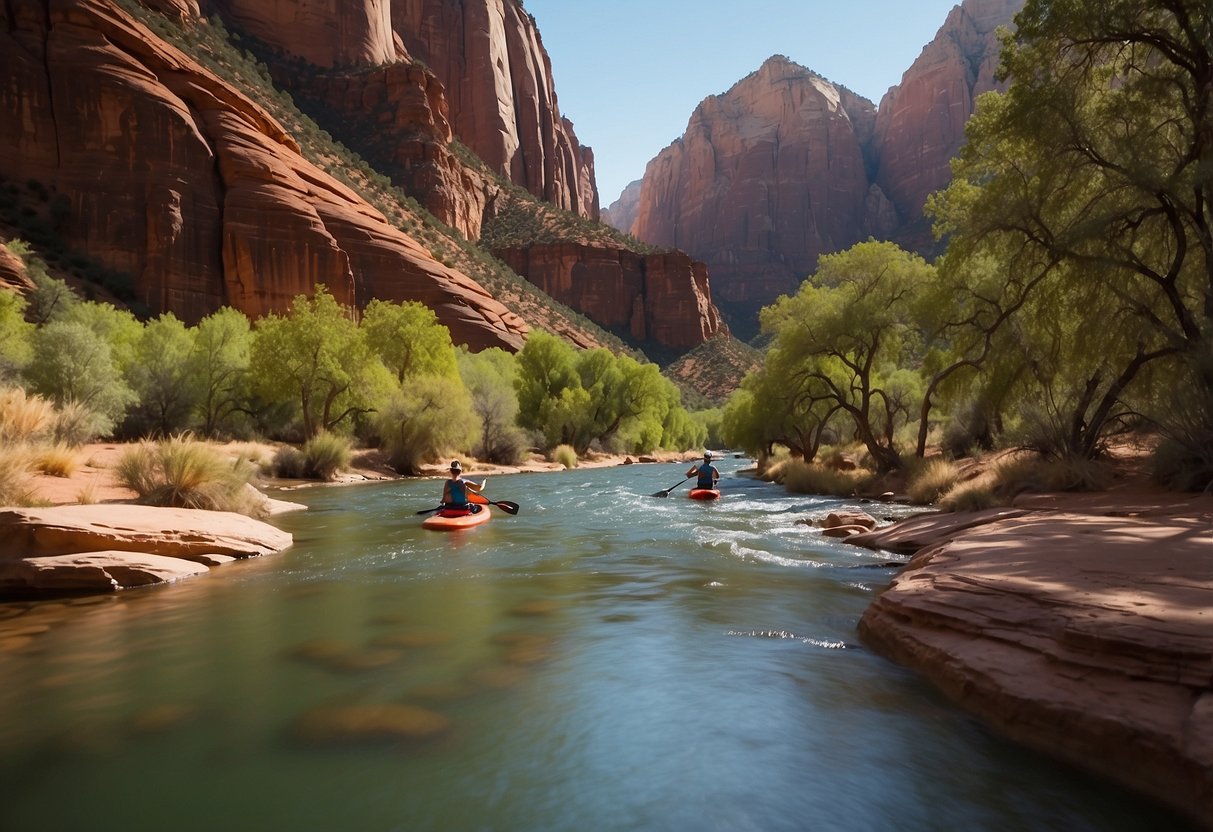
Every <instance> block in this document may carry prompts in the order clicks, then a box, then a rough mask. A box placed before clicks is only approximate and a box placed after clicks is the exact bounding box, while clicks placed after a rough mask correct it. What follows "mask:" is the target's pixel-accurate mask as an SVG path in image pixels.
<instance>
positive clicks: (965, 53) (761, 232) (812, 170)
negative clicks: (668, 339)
mask: <svg viewBox="0 0 1213 832" xmlns="http://www.w3.org/2000/svg"><path fill="white" fill-rule="evenodd" d="M1022 5H1023V0H965V2H964V3H963V4H961V5H960V6H957V7H956V8H954V9H953V10H952V12H951V13H950V14H949V15H948V18H947V20H946V21H945V23H944V25H943V26H942V27H941V28H940V30H939V32H938V33H937V34H936V36H935V39H934V40H933V41H932V42H931V43H930V44H929V45H928V46H927V47H926V48H925V49H924V50H923V52H922V54H921V55H920V56H919V58H918V60H917V61H915V63H914V64H913V66H912V67H910V69H909V70H907V71H906V73H905V74H904V76H903V77H902V81H901V84H900V85H898V86H897V87H894V88H892V89H890V90H889V92H888V93H887V94H886V95H885V97H884V99H883V100H882V102H881V105H880V108H879V110H877V108H876V107H874V106H873V105H872V103H871V102H869V101H867V100H866V99H863V98H861V97H860V96H857V95H855V94H853V93H851V92H849V91H848V90H846V88H844V87H840V86H837V85H835V84H832V83H830V82H828V81H826V80H824V79H822V78H820V77H819V76H817V75H815V74H814V73H812V72H811V71H809V70H807V69H805V68H803V67H800V66H797V65H796V64H794V63H792V62H790V61H788V60H787V59H786V58H782V57H778V56H777V57H774V58H771V59H770V60H768V61H767V62H766V63H765V64H763V66H762V68H761V69H759V70H758V71H757V72H755V73H753V74H752V75H750V76H748V77H747V78H745V79H743V80H742V81H741V82H739V83H738V84H737V85H735V86H734V87H733V88H732V89H730V90H729V91H728V92H726V93H724V94H723V95H718V96H713V97H711V98H708V99H706V100H705V101H704V102H703V103H702V104H700V106H699V107H698V108H697V109H696V110H695V113H694V114H693V115H692V116H691V120H690V123H689V124H688V126H687V130H686V133H685V134H684V135H683V136H682V137H681V138H680V139H678V140H677V141H675V142H674V143H673V144H671V145H670V146H669V147H667V148H666V149H665V150H663V151H662V152H661V153H660V154H658V156H657V157H656V158H655V159H653V160H652V161H651V162H650V163H649V165H648V168H647V169H646V171H645V175H644V179H643V181H642V185H641V188H640V194H639V200H638V202H637V204H636V205H635V207H634V208H633V207H632V205H631V200H630V197H629V198H625V197H621V198H620V200H619V202H618V203H616V205H615V206H612V212H611V215H610V219H611V220H612V221H613V222H615V223H616V224H617V227H619V228H621V229H622V230H625V231H629V232H630V233H632V234H633V235H635V236H636V237H637V238H639V239H641V240H643V241H644V242H647V243H652V244H655V245H668V246H676V247H678V248H681V249H683V250H685V251H687V252H688V253H689V254H691V256H693V257H695V258H698V259H701V260H703V261H704V262H705V263H706V264H707V265H708V267H709V269H710V271H711V275H712V281H713V284H714V289H715V295H716V299H717V302H718V303H719V304H720V306H721V309H722V311H724V312H725V313H726V315H727V316H728V318H729V321H730V324H731V325H732V326H733V328H734V330H735V331H737V333H738V334H739V335H741V336H742V337H748V336H750V335H752V334H753V333H754V331H755V329H756V313H757V311H758V309H760V308H761V307H762V306H764V305H766V304H769V303H771V302H772V301H773V300H775V298H777V297H778V296H779V295H780V294H784V293H787V292H791V291H794V290H795V289H796V288H797V286H799V284H800V282H801V281H802V280H804V278H805V277H807V276H808V275H809V274H810V273H812V272H813V271H814V269H815V268H816V262H817V257H818V256H819V255H821V254H823V253H829V252H833V251H838V250H841V249H845V248H847V247H849V246H850V245H852V244H854V243H855V242H858V241H860V240H863V239H866V238H867V237H869V236H872V237H876V238H879V239H891V240H894V241H897V242H899V243H901V244H902V245H905V246H908V247H911V248H916V249H919V250H923V251H925V250H927V249H929V248H930V247H931V245H932V243H933V241H932V239H931V235H930V229H929V227H928V225H927V223H926V221H925V220H924V219H923V217H922V208H923V204H924V202H925V200H926V197H927V195H928V194H930V193H931V192H932V191H935V190H938V189H939V188H942V187H944V186H945V185H947V183H948V181H949V179H950V175H951V174H950V170H949V168H948V161H949V159H951V158H952V156H954V155H955V153H956V151H957V150H958V149H959V148H960V146H961V145H962V144H963V141H964V124H965V122H966V121H967V120H968V118H969V116H970V115H971V114H972V112H973V108H974V104H975V100H976V98H977V96H979V95H980V94H982V93H984V92H986V91H988V90H990V89H992V88H993V87H994V79H993V76H994V70H995V69H996V67H997V63H998V50H999V44H998V40H997V36H996V29H997V27H999V26H1004V25H1010V24H1011V23H1012V20H1013V17H1014V15H1015V13H1016V12H1017V11H1018V10H1019V9H1020V8H1021V7H1022ZM629 188H630V186H629Z"/></svg>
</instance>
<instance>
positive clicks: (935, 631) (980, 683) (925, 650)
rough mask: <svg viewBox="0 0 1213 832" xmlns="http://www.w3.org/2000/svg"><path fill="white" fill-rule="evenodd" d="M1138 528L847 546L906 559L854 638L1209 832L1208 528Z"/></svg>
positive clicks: (949, 521)
mask: <svg viewBox="0 0 1213 832" xmlns="http://www.w3.org/2000/svg"><path fill="white" fill-rule="evenodd" d="M1133 513H1134V514H1139V513H1138V512H1133ZM1146 514H1147V513H1146V512H1142V513H1140V515H1141V516H1119V517H1118V516H1093V515H1091V514H1088V513H1080V512H1067V511H1064V510H1049V511H1042V510H1030V509H1024V508H1016V509H1002V510H992V511H987V512H979V513H975V514H932V515H925V516H919V517H915V518H912V519H910V520H907V521H903V522H902V523H899V524H896V525H894V526H891V527H887V528H885V529H880V530H877V531H874V532H870V533H866V534H860V535H855V536H853V537H851V538H849V541H850V542H852V543H858V544H861V545H866V546H869V547H871V548H877V549H888V550H892V551H900V552H904V553H914V557H913V559H912V560H911V561H910V563H909V564H908V565H907V566H906V567H905V568H904V569H903V570H902V571H901V572H900V573H899V574H898V575H897V576H896V577H895V578H894V580H893V582H892V583H891V585H890V586H889V587H888V588H887V589H886V590H885V591H884V592H883V593H881V594H880V596H879V597H877V599H876V600H875V602H874V603H873V604H872V605H871V607H870V608H869V609H868V610H867V611H866V612H865V613H864V616H863V618H862V620H861V621H860V625H859V629H860V635H861V637H862V638H863V640H864V641H865V642H866V643H867V644H868V645H869V646H871V647H872V648H874V649H876V650H877V651H879V652H881V653H882V654H884V655H886V656H888V657H890V658H892V659H893V660H895V661H897V662H899V663H902V664H904V665H907V666H909V667H911V668H914V669H915V670H917V671H919V672H921V673H922V674H924V675H925V676H926V677H928V678H929V679H930V680H931V681H932V682H933V683H934V684H935V685H937V686H938V687H939V688H940V689H941V690H942V691H944V692H945V693H946V694H947V695H948V696H950V697H951V698H952V699H954V700H955V701H956V702H958V703H959V704H960V705H962V706H963V707H965V708H966V709H968V710H969V711H971V712H973V713H975V714H976V715H978V716H979V717H981V718H983V719H984V720H985V721H986V722H988V723H989V724H990V725H992V726H993V727H994V728H995V729H996V730H998V731H1000V732H1001V733H1002V734H1004V735H1005V736H1007V737H1009V738H1010V739H1012V740H1014V741H1017V742H1020V743H1023V744H1025V745H1027V746H1030V747H1033V748H1035V749H1038V750H1040V751H1042V752H1044V753H1046V754H1049V755H1052V756H1054V757H1058V758H1061V759H1064V760H1067V761H1069V762H1071V763H1073V764H1076V765H1078V766H1080V767H1082V768H1085V769H1087V770H1089V771H1093V772H1095V773H1096V774H1099V775H1102V776H1105V777H1108V778H1110V779H1112V780H1114V781H1116V782H1118V783H1121V784H1123V785H1125V786H1127V787H1130V788H1132V789H1135V790H1137V791H1139V792H1142V793H1144V794H1147V795H1149V796H1152V797H1154V798H1156V799H1158V800H1160V801H1162V802H1164V803H1166V804H1168V805H1170V806H1172V807H1174V808H1176V809H1177V810H1179V811H1180V812H1182V813H1184V814H1186V815H1188V816H1189V817H1191V818H1193V819H1194V820H1196V821H1197V822H1198V823H1200V824H1201V825H1203V826H1205V827H1208V828H1211V829H1213V527H1211V524H1210V518H1209V517H1208V516H1207V515H1197V516H1174V515H1172V516H1144V515H1146Z"/></svg>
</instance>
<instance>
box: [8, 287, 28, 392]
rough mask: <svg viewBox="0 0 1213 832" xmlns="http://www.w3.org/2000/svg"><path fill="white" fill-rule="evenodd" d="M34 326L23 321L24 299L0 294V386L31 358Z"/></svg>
mask: <svg viewBox="0 0 1213 832" xmlns="http://www.w3.org/2000/svg"><path fill="white" fill-rule="evenodd" d="M33 340H34V326H33V324H30V323H28V322H27V321H26V320H25V299H24V298H23V297H22V296H21V295H19V294H17V293H16V292H0V384H7V383H9V382H10V381H12V380H14V379H15V378H16V377H17V376H18V375H19V374H20V372H21V370H22V368H24V367H25V365H26V364H28V363H29V360H30V359H31V358H32V357H33V354H34V347H33Z"/></svg>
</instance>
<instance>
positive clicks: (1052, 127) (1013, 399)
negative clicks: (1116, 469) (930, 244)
mask: <svg viewBox="0 0 1213 832" xmlns="http://www.w3.org/2000/svg"><path fill="white" fill-rule="evenodd" d="M1210 19H1211V12H1210V7H1209V5H1208V4H1207V3H1204V2H1200V1H1199V0H1176V2H1174V3H1166V4H1153V5H1150V4H1143V3H1141V2H1140V0H1110V2H1095V0H1074V2H1065V3H1055V2H1045V0H1029V2H1028V3H1027V4H1026V5H1025V7H1024V9H1023V11H1022V12H1021V13H1020V15H1019V16H1018V17H1017V19H1016V23H1017V30H1016V33H1015V35H1014V36H1013V37H1010V38H1008V39H1007V43H1006V47H1005V49H1004V52H1003V69H1002V71H1003V73H1004V74H1005V75H1006V76H1007V77H1009V78H1010V79H1011V80H1012V82H1011V84H1010V87H1009V88H1008V90H1007V92H1006V94H1005V95H1001V96H1000V95H989V96H986V97H983V98H982V99H981V101H980V103H979V106H978V108H977V112H976V113H975V115H974V117H973V118H972V119H971V120H970V121H969V124H968V127H967V129H966V136H967V139H968V143H967V145H966V148H965V149H964V151H963V153H962V154H961V157H960V158H959V160H958V161H957V162H956V163H955V165H954V170H955V177H954V180H953V183H952V185H951V186H950V187H949V188H948V189H947V190H946V191H945V192H944V193H943V194H942V195H939V196H938V197H936V198H935V199H934V200H933V201H932V203H931V205H930V210H931V211H932V212H933V213H934V215H935V217H936V220H937V228H938V230H939V232H940V233H943V234H947V235H949V236H950V243H949V252H948V258H949V259H950V260H953V261H954V262H955V263H956V264H958V265H959V266H963V265H965V264H968V263H973V262H976V261H978V260H980V259H981V258H992V259H994V260H996V261H998V262H1000V263H1003V264H1006V266H1008V271H1009V270H1010V268H1011V267H1013V268H1014V272H1015V273H1016V275H1017V279H1018V280H1019V281H1020V283H1021V285H1022V286H1023V287H1024V291H1023V292H1022V293H1021V295H1020V298H1019V302H1018V306H1016V307H1015V308H1014V309H1013V310H1012V311H1013V319H1012V320H1011V321H1010V322H1009V326H1008V327H1007V329H1008V330H1009V332H1008V337H1007V339H1006V342H1005V343H1003V344H1002V345H1001V346H1002V347H1003V348H1004V349H1006V350H1007V351H1008V353H1009V354H1010V355H1012V356H1014V358H1015V359H1016V360H1015V361H1007V362H1004V366H1008V365H1009V366H1010V369H1011V374H1010V377H1012V378H1014V380H1015V381H1014V383H1013V384H1012V385H1010V387H1009V393H1010V398H1009V399H1008V401H1007V403H1006V405H1007V408H1008V410H1010V411H1012V412H1014V411H1015V410H1016V409H1017V406H1019V405H1022V404H1031V405H1032V406H1033V408H1034V410H1035V415H1034V418H1033V419H1032V420H1031V422H1032V423H1031V424H1029V425H1027V428H1028V431H1029V433H1028V435H1029V436H1030V437H1031V439H1032V441H1033V444H1035V445H1036V446H1037V447H1039V448H1040V449H1041V450H1044V451H1046V452H1048V453H1049V454H1051V455H1053V456H1054V457H1055V458H1063V457H1068V456H1074V455H1077V456H1082V457H1088V458H1090V457H1094V456H1096V455H1098V453H1099V452H1100V450H1101V447H1102V445H1103V443H1104V441H1105V439H1106V437H1107V435H1108V433H1109V431H1111V430H1114V429H1116V427H1117V425H1118V424H1119V423H1120V422H1121V421H1122V420H1123V419H1124V418H1125V417H1126V416H1128V415H1129V411H1130V410H1132V402H1133V399H1134V397H1135V396H1136V395H1137V394H1138V391H1139V390H1140V389H1141V388H1142V387H1143V386H1147V385H1149V384H1151V383H1152V381H1151V380H1150V379H1149V378H1148V377H1149V376H1150V375H1151V374H1157V373H1162V374H1165V375H1168V376H1172V377H1173V375H1172V374H1174V373H1175V372H1176V368H1177V366H1178V364H1177V362H1175V361H1174V360H1173V359H1174V358H1175V357H1176V356H1177V355H1179V354H1183V353H1186V354H1193V353H1198V352H1199V351H1200V350H1201V349H1203V346H1202V345H1203V340H1204V338H1205V337H1206V333H1207V332H1208V331H1209V329H1210V323H1211V321H1210V307H1209V305H1208V303H1207V302H1206V299H1205V298H1206V296H1207V293H1208V286H1209V285H1210V284H1211V283H1213V236H1211V235H1210V234H1209V233H1208V229H1209V228H1210V226H1211V225H1213V178H1211V177H1210V176H1209V171H1210V170H1211V169H1213V143H1210V141H1209V133H1208V113H1209V110H1210V106H1211V103H1213V102H1211V96H1213V90H1211V88H1210V86H1209V80H1208V67H1209V66H1210V65H1211V64H1213V37H1210V33H1211V30H1213V24H1211V22H1210ZM1196 383H1197V384H1199V385H1200V386H1202V387H1208V388H1213V377H1211V376H1209V375H1207V374H1206V375H1204V376H1202V377H1198V378H1197V379H1196Z"/></svg>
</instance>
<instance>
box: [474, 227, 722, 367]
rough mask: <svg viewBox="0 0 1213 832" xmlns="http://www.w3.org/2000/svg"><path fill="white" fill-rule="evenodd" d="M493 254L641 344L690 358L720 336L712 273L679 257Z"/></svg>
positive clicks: (576, 251) (530, 250)
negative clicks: (688, 354)
mask: <svg viewBox="0 0 1213 832" xmlns="http://www.w3.org/2000/svg"><path fill="white" fill-rule="evenodd" d="M494 253H495V254H496V255H497V256H498V257H499V258H501V259H502V260H503V261H504V262H505V263H506V264H507V265H509V266H510V268H512V269H513V270H514V271H516V272H518V273H519V274H524V275H526V276H527V279H528V280H530V281H531V282H532V283H534V284H535V285H536V286H538V287H539V288H540V289H542V290H543V291H544V292H545V293H546V294H548V295H551V296H552V297H553V298H555V299H556V300H558V301H560V302H561V303H563V304H565V305H566V306H569V307H571V308H572V309H576V310H577V311H579V312H581V313H583V314H584V315H586V316H587V317H589V318H591V319H593V320H594V321H596V322H597V323H599V324H601V325H602V326H605V327H607V328H609V329H614V330H616V331H625V332H627V333H628V334H629V335H630V336H631V337H632V338H634V339H636V340H638V341H652V342H655V343H657V344H660V345H661V346H663V347H669V348H672V349H677V350H687V349H690V348H692V347H694V346H696V345H698V344H701V343H703V342H704V341H706V340H707V339H709V338H711V337H713V336H715V335H716V334H717V333H718V332H720V331H721V326H722V324H721V320H720V315H719V313H718V312H717V310H716V307H715V306H713V305H712V297H711V290H710V289H709V286H708V274H707V269H706V267H705V266H704V265H703V264H702V263H697V262H695V261H693V260H691V258H690V257H688V256H687V255H686V254H684V253H682V252H680V251H671V252H665V253H661V254H647V255H644V254H636V253H635V252H631V251H627V250H624V249H611V248H604V247H594V246H586V245H581V244H577V243H563V244H557V245H548V244H536V245H532V246H527V247H526V248H511V249H501V250H498V251H495V252H494Z"/></svg>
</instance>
